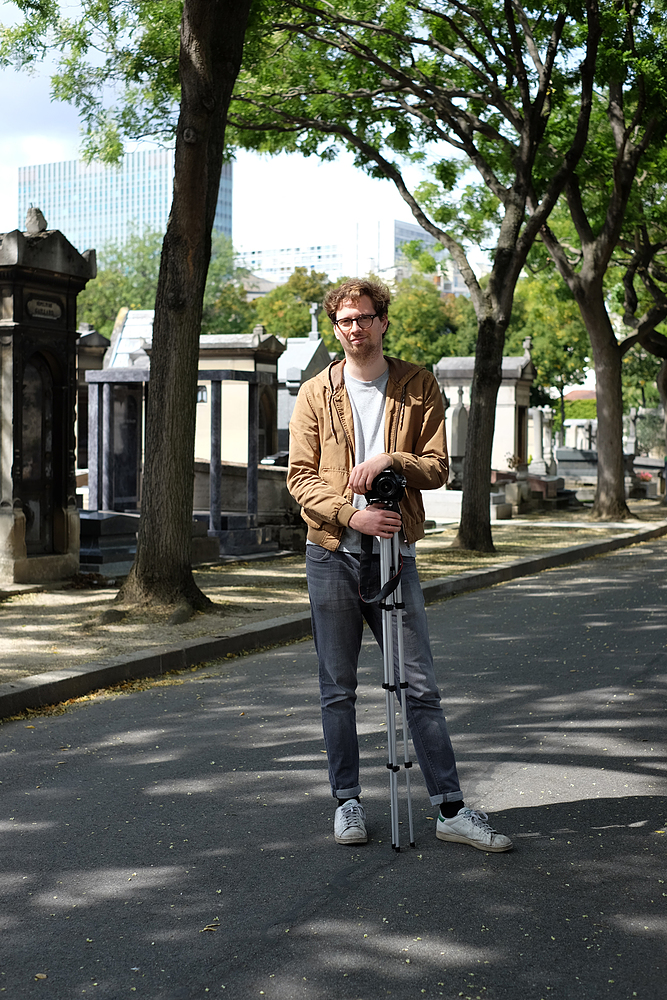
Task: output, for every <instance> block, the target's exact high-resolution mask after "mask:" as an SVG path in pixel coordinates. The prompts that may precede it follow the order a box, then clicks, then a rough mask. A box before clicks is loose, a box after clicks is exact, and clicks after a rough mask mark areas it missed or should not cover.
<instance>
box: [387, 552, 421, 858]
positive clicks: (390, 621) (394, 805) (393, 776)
mask: <svg viewBox="0 0 667 1000" xmlns="http://www.w3.org/2000/svg"><path fill="white" fill-rule="evenodd" d="M398 535H399V532H396V533H395V534H394V535H393V536H392V537H391V538H380V539H379V541H380V586H381V587H384V586H385V584H386V583H387V582H388V581H389V580H391V579H392V578H394V577H395V576H396V575H397V573H399V572H400V569H399V567H400V558H401V557H400V543H399V539H398ZM404 607H405V605H404V604H403V599H402V589H401V583H400V577H399V582H398V585H397V587H396V589H395V590H394V591H393V593H391V594H388V595H387V597H385V598H384V600H383V601H382V602H381V603H380V609H381V611H382V659H383V664H384V679H383V683H382V687H383V688H384V693H385V705H386V711H387V768H388V770H389V799H390V803H391V846H392V847H393V848H394V850H395V851H400V849H401V847H400V837H399V832H398V826H399V822H398V772H399V771H400V769H401V768H400V765H399V763H398V753H397V743H398V739H397V733H396V711H395V707H394V695H395V694H396V695H397V697H398V692H397V690H396V672H395V669H394V638H395V639H396V660H397V663H398V684H399V688H400V692H401V694H400V698H398V700H399V703H400V706H401V729H402V738H403V739H402V742H403V767H404V769H405V785H406V792H407V799H408V823H409V830H410V847H414V846H415V836H414V829H413V822H412V796H411V794H410V768H411V767H412V761H411V760H410V747H409V743H408V719H407V706H406V697H407V688H408V685H407V681H406V680H405V654H404V649H403V615H404V613H405V611H404ZM394 622H395V623H396V636H395V637H394V628H393V625H394Z"/></svg>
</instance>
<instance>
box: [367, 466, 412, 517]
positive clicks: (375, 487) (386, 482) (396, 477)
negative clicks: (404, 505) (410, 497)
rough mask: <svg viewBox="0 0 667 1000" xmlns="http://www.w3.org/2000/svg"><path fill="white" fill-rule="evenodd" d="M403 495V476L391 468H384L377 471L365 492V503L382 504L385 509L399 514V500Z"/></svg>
mask: <svg viewBox="0 0 667 1000" xmlns="http://www.w3.org/2000/svg"><path fill="white" fill-rule="evenodd" d="M404 496H405V476H404V475H402V473H400V472H394V470H393V469H385V470H384V471H383V472H380V473H378V475H377V476H376V477H375V479H374V480H373V482H372V483H371V488H370V490H369V491H368V492H367V493H366V503H367V504H368V505H369V506H370V504H372V503H377V504H382V506H383V507H386V508H387V510H393V511H395V512H396V513H397V514H400V510H399V506H398V505H399V502H400V501H401V500H402V499H403V497H404Z"/></svg>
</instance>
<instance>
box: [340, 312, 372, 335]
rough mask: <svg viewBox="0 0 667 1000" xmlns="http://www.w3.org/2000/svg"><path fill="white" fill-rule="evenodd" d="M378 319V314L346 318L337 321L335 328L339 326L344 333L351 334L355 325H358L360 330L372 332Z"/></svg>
mask: <svg viewBox="0 0 667 1000" xmlns="http://www.w3.org/2000/svg"><path fill="white" fill-rule="evenodd" d="M376 317H377V313H364V315H363V316H354V317H352V318H350V317H349V316H346V317H345V318H344V319H335V320H334V326H337V327H338V329H339V330H342V331H343V333H349V332H350V330H351V329H352V324H353V323H356V324H357V326H358V327H359V329H360V330H370V328H371V327H372V325H373V320H374V319H375V318H376Z"/></svg>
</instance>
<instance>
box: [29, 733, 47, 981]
mask: <svg viewBox="0 0 667 1000" xmlns="http://www.w3.org/2000/svg"><path fill="white" fill-rule="evenodd" d="M30 728H31V729H34V728H35V727H34V726H31V727H30ZM46 978H47V977H46V973H45V972H38V973H37V975H36V976H35V979H46Z"/></svg>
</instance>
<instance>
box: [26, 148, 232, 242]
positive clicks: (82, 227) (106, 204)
mask: <svg viewBox="0 0 667 1000" xmlns="http://www.w3.org/2000/svg"><path fill="white" fill-rule="evenodd" d="M173 177H174V150H173V149H145V150H141V151H139V152H137V153H127V154H126V155H125V156H124V157H123V160H122V161H121V163H120V164H119V165H118V166H117V167H115V166H106V165H105V164H102V163H83V162H82V161H80V160H64V161H63V162H61V163H41V164H39V165H36V166H30V167H19V219H18V228H19V229H21V230H23V229H24V228H25V217H26V212H27V210H28V208H29V207H30V205H34V206H35V207H37V208H41V210H42V212H43V213H44V216H45V218H46V220H47V223H48V226H49V229H59V230H60V231H61V232H62V233H63V234H64V235H65V236H66V237H67V239H68V240H69V242H70V243H72V244H73V246H75V247H76V249H77V250H79V251H80V252H83V251H84V250H88V249H90V248H94V249H96V250H97V251H98V253H99V252H100V250H102V248H103V247H104V245H105V244H106V243H123V242H124V241H125V240H126V239H127V237H128V236H129V235H130V233H132V232H135V233H138V234H142V233H143V232H144V231H145V230H146V229H151V230H154V231H157V232H161V233H163V232H165V231H166V229H167V220H168V218H169V209H170V208H171V198H172V184H173ZM213 228H214V231H216V232H219V233H224V234H225V235H226V236H229V237H231V235H232V165H231V163H225V164H223V167H222V175H221V177H220V189H219V192H218V204H217V207H216V213H215V221H214V224H213Z"/></svg>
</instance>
